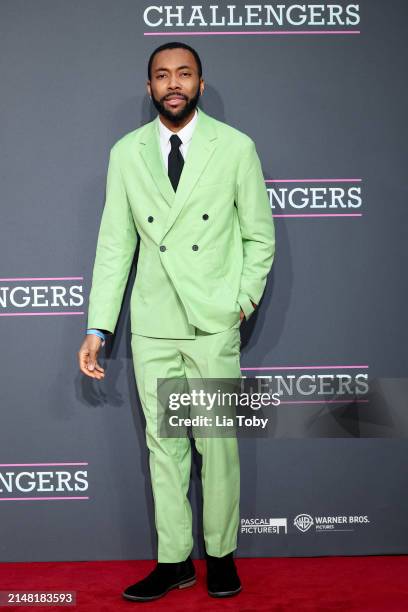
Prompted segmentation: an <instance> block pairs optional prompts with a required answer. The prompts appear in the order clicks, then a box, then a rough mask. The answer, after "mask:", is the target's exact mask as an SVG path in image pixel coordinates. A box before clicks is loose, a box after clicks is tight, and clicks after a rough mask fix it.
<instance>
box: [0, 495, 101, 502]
mask: <svg viewBox="0 0 408 612" xmlns="http://www.w3.org/2000/svg"><path fill="white" fill-rule="evenodd" d="M45 499H46V500H51V499H76V500H78V499H89V497H85V496H84V497H0V501H43V500H45Z"/></svg>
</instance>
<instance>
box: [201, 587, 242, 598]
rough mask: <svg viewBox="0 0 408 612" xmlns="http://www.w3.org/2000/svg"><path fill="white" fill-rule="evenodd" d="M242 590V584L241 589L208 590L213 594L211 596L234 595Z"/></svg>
mask: <svg viewBox="0 0 408 612" xmlns="http://www.w3.org/2000/svg"><path fill="white" fill-rule="evenodd" d="M241 591H242V586H240V587H239V589H236V590H235V591H208V594H209V595H211V597H231V596H232V595H238V593H240V592H241Z"/></svg>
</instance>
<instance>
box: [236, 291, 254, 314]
mask: <svg viewBox="0 0 408 612" xmlns="http://www.w3.org/2000/svg"><path fill="white" fill-rule="evenodd" d="M237 301H238V304H239V305H240V306H241V308H242V311H243V313H244V315H245V319H246V320H248V319H249V317H250V316H251V314H252V313H253V312H254V310H255V306H254V305H253V304H252V302H251V300H250V298H249V296H248V295H247V294H246V293H240V294H239V295H238V300H237Z"/></svg>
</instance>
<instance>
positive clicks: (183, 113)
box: [151, 86, 201, 124]
mask: <svg viewBox="0 0 408 612" xmlns="http://www.w3.org/2000/svg"><path fill="white" fill-rule="evenodd" d="M151 93H152V102H153V104H154V106H155V108H156V110H157V111H158V112H159V113H160V114H161V115H163V116H164V117H166V119H168V120H169V121H171V122H172V123H174V124H177V123H179V121H183V119H185V118H186V117H188V115H189V114H190V113H191V111H193V110H194V109H195V107H196V106H197V104H198V100H199V98H200V95H201V94H200V86H198V87H197V91H196V93H195V95H194V96H193V97H192V98H187V97H186V96H185V98H186V99H187V104H186V105H185V106H184V107H183V108H182V109H181V110H179V111H177V112H173V111H171V110H169V109H168V108H166V107H165V106H164V99H165V98H166V97H167V96H168V95H169V94H166V95H165V96H163V97H162V98H160V100H158V99H157V98H155V97H154V95H153V92H151ZM181 95H183V96H184V94H181Z"/></svg>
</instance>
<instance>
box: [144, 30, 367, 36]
mask: <svg viewBox="0 0 408 612" xmlns="http://www.w3.org/2000/svg"><path fill="white" fill-rule="evenodd" d="M360 33H361V30H275V31H269V30H256V31H249V30H237V31H234V30H232V31H231V30H226V31H225V30H224V31H211V32H208V31H207V32H183V31H180V30H171V31H170V32H143V34H144V36H223V35H226V36H241V35H243V36H248V35H264V34H275V35H278V34H289V35H299V34H360Z"/></svg>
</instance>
